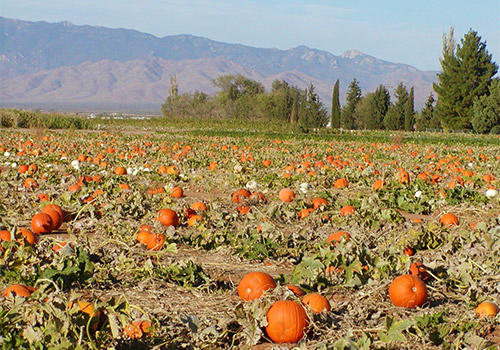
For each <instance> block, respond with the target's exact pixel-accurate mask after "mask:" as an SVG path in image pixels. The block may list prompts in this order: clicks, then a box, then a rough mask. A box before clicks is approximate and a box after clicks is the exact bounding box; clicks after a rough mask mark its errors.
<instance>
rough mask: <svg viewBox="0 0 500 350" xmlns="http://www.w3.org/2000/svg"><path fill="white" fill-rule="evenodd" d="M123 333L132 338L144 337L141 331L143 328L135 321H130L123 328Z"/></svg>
mask: <svg viewBox="0 0 500 350" xmlns="http://www.w3.org/2000/svg"><path fill="white" fill-rule="evenodd" d="M123 333H124V334H125V335H127V336H128V337H129V338H131V339H138V338H142V336H143V335H144V333H143V332H142V331H141V328H140V327H139V326H138V325H136V324H135V322H132V323H129V324H127V325H126V326H125V328H123Z"/></svg>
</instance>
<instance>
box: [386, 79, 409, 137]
mask: <svg viewBox="0 0 500 350" xmlns="http://www.w3.org/2000/svg"><path fill="white" fill-rule="evenodd" d="M394 94H395V95H396V97H397V100H396V102H395V103H394V104H393V105H391V106H390V107H389V110H388V111H387V114H386V115H385V118H384V126H385V128H386V129H388V130H402V129H403V128H404V122H405V111H406V104H407V102H408V90H406V86H404V85H403V83H402V82H401V83H399V85H398V87H397V88H396V91H395V93H394Z"/></svg>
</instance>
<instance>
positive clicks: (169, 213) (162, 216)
mask: <svg viewBox="0 0 500 350" xmlns="http://www.w3.org/2000/svg"><path fill="white" fill-rule="evenodd" d="M156 220H157V221H159V222H161V223H162V224H163V225H165V226H174V227H176V226H178V225H179V217H178V216H177V213H176V212H175V211H173V210H172V209H161V210H159V211H158V213H156Z"/></svg>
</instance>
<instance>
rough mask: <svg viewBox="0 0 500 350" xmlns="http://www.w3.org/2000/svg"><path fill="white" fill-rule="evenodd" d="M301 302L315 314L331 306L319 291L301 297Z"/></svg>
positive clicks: (328, 309) (327, 309)
mask: <svg viewBox="0 0 500 350" xmlns="http://www.w3.org/2000/svg"><path fill="white" fill-rule="evenodd" d="M302 304H304V305H307V306H308V307H309V308H310V309H311V311H312V312H313V313H315V314H319V313H320V312H322V311H323V310H326V311H330V309H331V306H330V303H329V302H328V299H326V298H325V297H324V296H323V295H321V294H319V293H309V294H307V295H306V296H305V297H304V298H303V299H302Z"/></svg>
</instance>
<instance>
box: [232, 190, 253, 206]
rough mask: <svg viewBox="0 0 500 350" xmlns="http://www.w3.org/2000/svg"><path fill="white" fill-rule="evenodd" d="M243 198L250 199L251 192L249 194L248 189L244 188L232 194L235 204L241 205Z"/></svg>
mask: <svg viewBox="0 0 500 350" xmlns="http://www.w3.org/2000/svg"><path fill="white" fill-rule="evenodd" d="M243 198H250V192H248V191H247V190H246V189H244V188H242V189H240V190H238V191H236V192H233V193H232V194H231V200H232V201H233V202H234V203H241V201H242V199H243Z"/></svg>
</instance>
